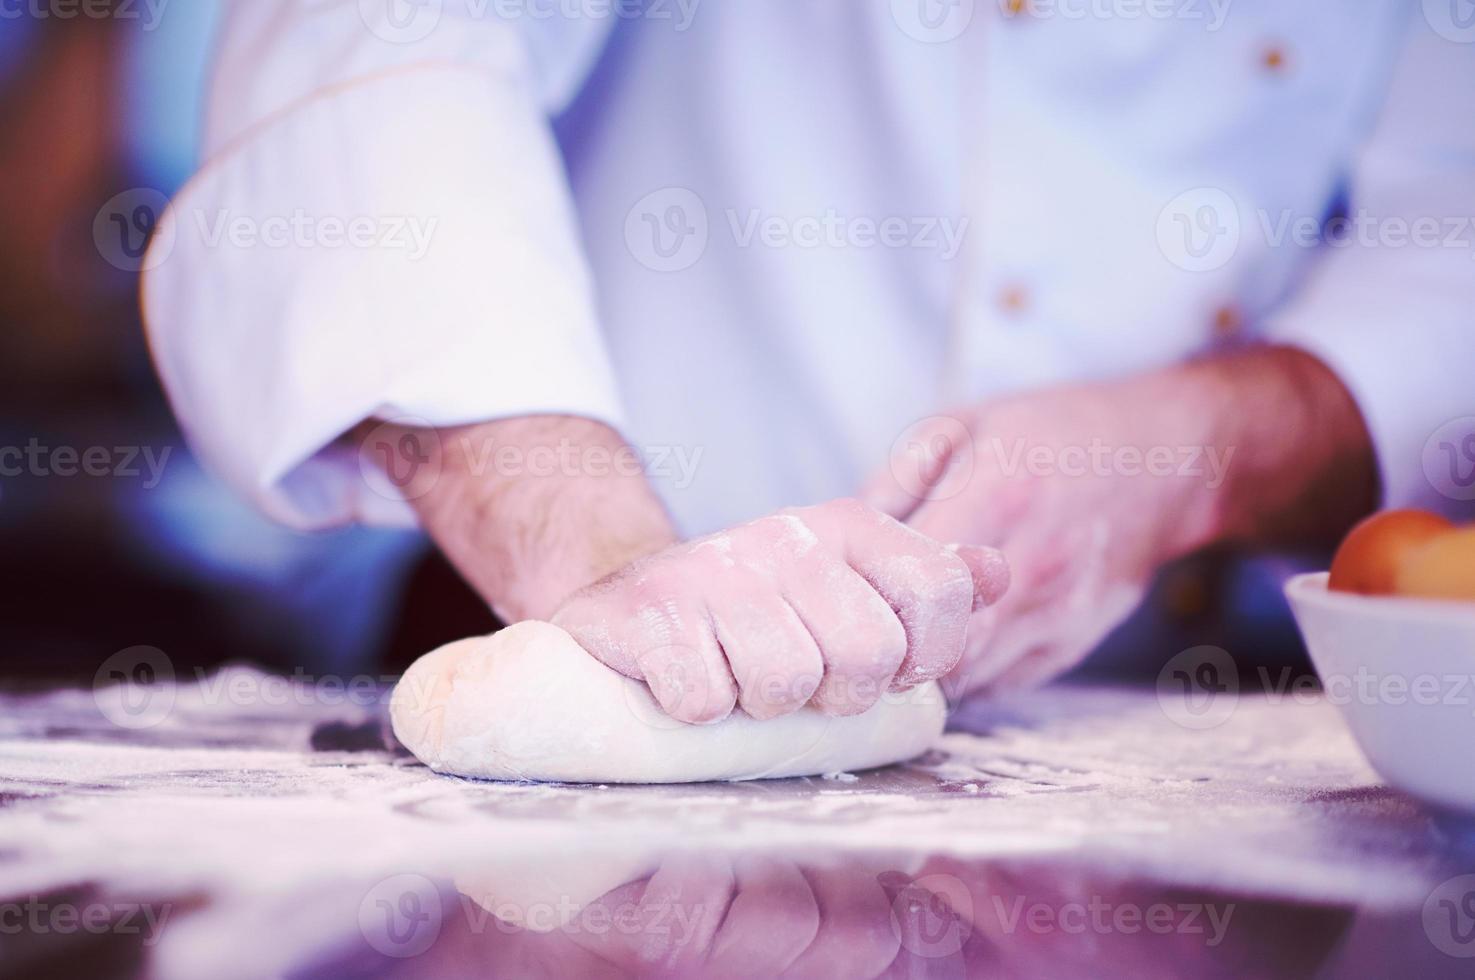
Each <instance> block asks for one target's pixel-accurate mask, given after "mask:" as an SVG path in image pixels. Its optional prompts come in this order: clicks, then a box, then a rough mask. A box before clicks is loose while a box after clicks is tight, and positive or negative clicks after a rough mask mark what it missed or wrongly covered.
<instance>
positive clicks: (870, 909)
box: [784, 869, 901, 980]
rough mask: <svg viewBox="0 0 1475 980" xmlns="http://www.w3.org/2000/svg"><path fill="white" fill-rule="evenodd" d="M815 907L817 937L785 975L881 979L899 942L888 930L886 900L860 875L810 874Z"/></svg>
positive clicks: (870, 878) (871, 878)
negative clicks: (816, 910) (817, 922)
mask: <svg viewBox="0 0 1475 980" xmlns="http://www.w3.org/2000/svg"><path fill="white" fill-rule="evenodd" d="M804 877H805V878H807V879H808V880H809V887H810V890H811V891H812V892H813V893H814V897H815V901H816V903H817V904H818V906H819V932H818V933H817V934H816V935H815V937H814V941H813V942H811V943H810V944H809V948H808V949H806V950H805V951H804V953H803V955H801V956H800V957H799V958H798V959H797V960H795V961H794V962H793V963H792V964H790V965H789V968H788V970H786V971H785V972H784V977H785V978H790V980H808V978H815V980H819V978H822V977H858V978H869V977H876V976H880V975H881V974H882V973H883V972H885V970H886V967H887V966H889V965H890V964H891V961H892V960H894V959H896V953H897V950H898V949H899V948H900V947H901V941H900V939H899V938H898V937H897V933H896V931H895V930H893V929H892V928H891V899H890V898H888V897H887V895H886V893H885V892H884V891H883V890H882V889H881V886H880V885H879V884H877V883H876V877H875V875H873V874H869V873H867V872H864V871H857V870H841V869H837V870H829V869H811V870H808V871H806V872H805V874H804Z"/></svg>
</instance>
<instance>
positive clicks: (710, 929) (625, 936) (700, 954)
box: [566, 855, 736, 976]
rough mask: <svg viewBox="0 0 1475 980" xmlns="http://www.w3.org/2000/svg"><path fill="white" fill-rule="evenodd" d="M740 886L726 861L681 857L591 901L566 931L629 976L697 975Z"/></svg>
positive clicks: (714, 858) (664, 863) (721, 859)
mask: <svg viewBox="0 0 1475 980" xmlns="http://www.w3.org/2000/svg"><path fill="white" fill-rule="evenodd" d="M735 888H736V880H735V878H734V876H733V873H732V869H731V867H730V866H729V864H728V862H727V860H726V859H723V858H719V857H711V858H703V857H698V856H681V855H678V856H675V857H671V858H668V859H666V860H665V861H664V862H663V863H662V865H661V869H660V870H659V871H657V872H656V873H655V874H654V875H652V876H651V877H650V878H649V879H648V880H644V881H636V882H631V883H629V884H626V885H621V886H620V887H619V888H616V889H614V890H613V891H611V892H609V893H608V894H606V895H604V896H603V897H601V898H600V899H598V900H597V901H596V902H593V903H591V904H590V906H589V907H588V908H586V909H585V910H584V911H583V912H581V913H580V915H579V918H578V919H577V920H576V922H575V924H574V925H575V927H574V928H570V929H568V930H566V931H567V932H568V934H569V935H570V936H571V937H572V938H573V939H574V941H575V942H577V943H578V944H579V945H580V946H582V947H584V948H585V949H587V950H589V951H590V952H593V953H595V954H596V955H598V956H600V957H601V958H602V959H604V960H605V961H606V962H609V963H612V964H614V965H615V966H617V967H619V968H620V969H622V970H624V971H626V973H627V975H634V976H650V975H659V976H695V975H698V971H699V970H700V968H701V964H702V962H703V961H704V960H705V959H706V957H707V954H708V952H709V951H710V950H711V948H712V942H713V940H714V937H715V936H716V934H717V931H718V929H719V927H720V926H721V924H722V919H723V916H725V915H726V914H727V909H728V905H729V903H730V902H731V901H732V898H733V894H734V891H735ZM612 923H618V926H617V927H616V926H612Z"/></svg>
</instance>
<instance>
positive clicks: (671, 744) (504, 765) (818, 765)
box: [390, 621, 947, 783]
mask: <svg viewBox="0 0 1475 980" xmlns="http://www.w3.org/2000/svg"><path fill="white" fill-rule="evenodd" d="M390 715H391V718H392V720H393V724H394V733H395V736H396V737H397V738H398V739H399V740H400V741H401V742H402V743H404V745H405V747H406V748H408V749H409V750H410V751H411V752H413V753H414V754H415V755H416V756H417V757H418V758H419V759H420V760H421V761H422V762H424V763H425V764H426V765H428V766H430V768H432V769H434V770H436V771H437V772H446V773H453V774H456V775H460V776H476V777H481V778H485V779H513V780H517V779H528V780H538V781H551V782H575V783H585V782H607V783H685V782H704V781H708V780H736V779H765V778H778V777H784V776H817V775H821V774H824V773H833V772H843V771H847V770H852V769H870V768H874V767H876V766H885V765H890V764H892V763H895V762H902V761H904V760H906V759H910V758H912V757H914V756H916V755H919V754H921V753H922V752H923V751H925V750H926V749H927V747H928V746H930V745H931V744H932V743H933V742H934V741H935V740H936V739H937V738H938V737H939V736H940V735H941V734H942V730H943V725H944V723H945V721H946V715H947V705H946V703H945V701H944V698H943V695H942V690H941V689H940V688H939V687H938V686H937V685H936V684H924V685H921V686H919V687H916V688H913V689H912V690H911V691H908V692H906V693H905V694H887V695H886V696H885V697H883V698H882V699H881V701H880V702H878V703H877V704H876V705H875V707H873V708H871V710H869V711H867V712H866V713H864V714H861V715H854V716H851V717H845V718H832V717H829V716H827V715H824V714H821V713H820V712H818V711H816V710H814V709H813V708H802V709H800V710H799V711H796V712H793V713H792V714H788V715H784V716H782V717H779V718H774V719H771V720H769V721H755V720H753V719H752V718H750V717H748V716H747V715H745V714H743V713H742V712H741V711H734V712H733V713H732V714H731V715H730V716H729V717H728V718H726V719H725V720H723V721H720V722H717V723H716V724H712V725H684V724H681V723H680V722H677V721H674V720H673V719H671V718H669V717H668V716H667V715H666V714H665V713H664V712H662V711H661V709H660V706H659V705H658V704H657V703H656V701H655V699H654V698H653V697H652V696H651V694H650V691H649V690H648V689H647V688H646V686H645V685H644V684H642V683H640V682H639V681H634V680H631V679H630V678H628V677H625V676H623V675H622V674H619V673H616V672H615V671H613V670H611V669H610V668H608V667H606V666H605V665H604V664H602V663H600V662H599V661H598V660H596V659H594V658H593V657H592V656H590V655H589V654H588V653H586V652H585V651H584V649H583V648H582V647H580V646H579V645H578V644H577V643H575V642H574V640H573V638H572V637H570V636H569V635H568V634H567V633H565V632H564V631H563V630H561V629H559V628H558V627H556V626H553V625H550V624H548V623H540V622H533V621H529V622H523V623H518V624H517V625H515V626H510V627H508V628H507V629H504V630H502V631H501V632H499V633H496V634H493V635H492V636H483V637H474V638H472V639H468V640H460V641H458V642H456V643H451V644H449V645H447V646H444V647H441V648H440V649H439V650H435V651H433V652H431V653H428V654H426V655H425V656H423V657H421V658H420V659H419V660H417V661H416V662H415V663H414V664H412V665H411V666H410V669H409V670H408V671H406V672H405V675H404V677H402V678H401V679H400V682H399V684H398V685H397V686H396V687H395V690H394V695H393V698H392V700H391V702H390Z"/></svg>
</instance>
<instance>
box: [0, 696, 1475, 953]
mask: <svg viewBox="0 0 1475 980" xmlns="http://www.w3.org/2000/svg"><path fill="white" fill-rule="evenodd" d="M122 694H123V692H122V691H121V689H103V690H101V691H99V692H98V693H97V694H94V692H93V691H92V690H90V689H89V690H70V691H68V690H60V691H50V692H44V693H31V694H11V695H5V696H0V872H3V874H0V975H12V974H13V975H16V976H21V975H24V976H32V977H33V976H41V975H48V974H55V975H63V976H64V975H86V974H90V975H99V976H102V975H123V976H128V975H139V976H157V977H163V978H173V977H179V978H191V980H193V978H196V977H201V976H209V977H212V978H222V977H236V976H241V977H256V976H294V977H318V976H322V977H352V976H366V977H367V976H385V975H387V976H406V977H412V976H415V977H418V976H486V977H492V976H496V977H502V976H541V975H547V976H601V975H612V976H617V975H626V974H629V973H660V972H662V971H664V972H665V973H667V974H676V975H696V974H698V973H701V974H702V975H709V976H710V975H723V974H730V975H733V976H759V975H768V974H772V973H774V972H776V971H778V970H780V969H788V970H789V971H790V973H791V974H793V975H796V976H797V975H803V976H825V975H842V974H843V975H847V976H857V975H887V976H974V975H983V974H987V975H991V976H992V975H1007V976H1068V975H1076V974H1079V973H1081V972H1087V973H1089V974H1090V975H1093V976H1134V977H1143V976H1149V977H1150V976H1177V975H1183V974H1192V975H1195V976H1225V977H1230V976H1233V977H1246V976H1311V975H1317V976H1378V975H1386V974H1387V973H1389V972H1391V971H1393V970H1394V969H1396V970H1397V971H1398V972H1399V973H1400V974H1404V973H1412V974H1416V975H1423V976H1451V977H1453V976H1469V975H1471V973H1472V972H1475V958H1469V957H1475V879H1470V880H1459V879H1460V876H1461V875H1463V874H1467V873H1470V872H1472V871H1475V829H1472V825H1471V824H1468V823H1464V822H1462V821H1460V820H1458V819H1456V818H1453V817H1448V816H1441V815H1439V814H1436V813H1433V812H1431V811H1429V810H1427V809H1426V808H1424V807H1423V806H1422V805H1420V804H1419V803H1417V802H1415V801H1413V800H1410V799H1409V798H1407V797H1404V796H1402V795H1400V794H1398V793H1396V792H1394V791H1392V790H1389V789H1387V788H1385V787H1384V786H1383V785H1382V783H1381V782H1380V780H1379V779H1378V778H1377V776H1376V775H1375V774H1374V773H1373V772H1372V771H1371V770H1370V769H1369V768H1368V766H1367V764H1366V762H1365V761H1364V760H1363V759H1362V757H1361V755H1360V754H1359V752H1358V751H1357V749H1356V747H1355V746H1354V745H1353V743H1352V741H1351V738H1350V736H1349V735H1348V733H1347V732H1346V730H1345V728H1344V727H1343V725H1342V723H1341V720H1340V717H1339V716H1338V714H1337V712H1336V709H1335V708H1334V707H1332V706H1330V705H1328V704H1326V703H1325V702H1324V701H1321V700H1319V699H1317V698H1314V697H1312V698H1308V697H1304V696H1302V697H1296V698H1290V697H1286V698H1281V699H1275V698H1268V697H1265V696H1262V695H1255V696H1249V695H1246V696H1244V697H1241V698H1240V699H1239V700H1238V702H1237V703H1236V704H1235V710H1234V711H1233V713H1232V715H1230V716H1229V717H1228V718H1227V720H1224V721H1223V722H1222V724H1218V725H1216V726H1214V727H1210V728H1204V729H1196V728H1193V727H1185V726H1184V725H1182V724H1179V723H1178V722H1175V720H1174V716H1175V713H1174V712H1172V711H1165V710H1164V708H1163V706H1162V704H1161V703H1160V702H1159V700H1158V696H1157V694H1156V692H1155V691H1154V690H1152V689H1150V688H1148V689H1130V688H1107V687H1081V686H1059V687H1054V688H1048V689H1045V690H1043V691H1039V692H1034V693H1031V694H1027V695H1022V696H1019V697H1017V698H1013V699H1011V700H1010V701H1009V702H1008V703H1007V704H1001V705H973V706H970V707H969V708H967V709H965V710H964V711H962V712H961V713H959V714H958V715H957V716H956V719H955V725H956V726H957V727H958V728H959V729H960V730H958V731H955V732H953V733H951V734H949V735H948V736H946V737H945V738H944V740H943V741H942V742H941V743H940V744H939V745H938V746H937V748H936V749H935V750H934V751H932V752H931V753H929V754H928V755H927V756H925V757H923V758H922V759H919V760H917V761H915V762H913V763H911V764H909V765H906V766H900V767H894V768H891V769H886V770H878V771H875V772H870V773H862V774H857V775H849V774H846V775H839V776H835V777H829V778H814V779H794V780H782V781H773V782H757V783H740V784H702V785H692V786H634V787H622V786H547V785H529V784H497V783H481V782H474V781H467V780H460V779H455V778H448V777H443V776H438V775H435V774H433V773H431V772H430V771H429V770H427V769H426V768H424V767H423V766H421V765H419V764H418V763H416V762H415V761H414V760H413V759H412V758H410V757H408V756H406V755H404V754H403V753H402V752H400V751H397V750H393V749H391V748H389V747H388V745H389V743H388V742H387V741H386V738H385V731H384V725H383V710H384V709H383V707H382V704H381V703H380V702H381V701H382V691H379V690H377V689H371V688H367V687H360V688H358V689H357V690H355V689H353V688H350V689H348V691H346V692H345V691H344V690H342V689H341V688H333V689H323V688H314V687H310V686H307V685H302V684H289V683H287V682H284V681H282V680H280V679H274V680H267V679H266V678H265V677H264V675H260V674H257V673H255V672H253V671H249V670H246V669H242V668H235V669H232V670H230V671H227V672H225V673H223V674H217V675H213V676H211V677H209V678H205V679H204V680H203V682H200V683H191V684H184V685H180V686H177V687H173V688H170V689H168V690H167V692H166V695H165V697H166V700H167V704H166V705H163V708H162V709H161V707H160V705H161V702H157V701H156V702H155V703H153V704H151V705H146V706H144V707H146V708H147V709H148V710H146V711H143V712H142V713H139V712H138V711H136V710H135V709H137V708H138V706H137V705H129V704H126V703H124V702H122V701H121V700H120V698H121V697H122ZM130 712H131V713H130ZM110 718H111V719H113V720H110ZM117 720H122V721H123V722H124V724H123V725H121V726H120V725H119V724H116V723H115V722H116V721H117Z"/></svg>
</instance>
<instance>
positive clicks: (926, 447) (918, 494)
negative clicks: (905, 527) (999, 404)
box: [860, 415, 973, 520]
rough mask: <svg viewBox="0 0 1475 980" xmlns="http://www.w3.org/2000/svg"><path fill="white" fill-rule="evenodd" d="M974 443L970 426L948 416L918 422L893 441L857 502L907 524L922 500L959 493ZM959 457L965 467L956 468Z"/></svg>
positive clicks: (967, 474) (938, 416)
mask: <svg viewBox="0 0 1475 980" xmlns="http://www.w3.org/2000/svg"><path fill="white" fill-rule="evenodd" d="M972 445H973V443H972V436H971V435H970V433H969V431H968V427H967V426H965V425H964V424H963V423H962V422H961V421H960V420H958V419H955V418H952V417H950V416H946V415H937V416H933V417H931V418H927V419H922V420H921V421H919V422H916V423H914V424H913V425H911V426H909V427H908V428H907V429H906V430H905V431H903V432H902V433H901V435H899V436H898V437H897V439H896V442H895V443H893V444H892V447H891V453H890V456H889V458H888V459H887V465H886V469H885V470H883V471H881V472H878V473H876V474H875V475H874V476H873V477H872V478H871V479H870V480H869V481H867V482H866V484H865V486H864V487H863V488H862V489H861V492H860V499H861V500H862V501H864V502H865V503H866V504H867V505H868V506H870V507H873V508H875V509H876V510H879V511H881V512H882V513H883V514H888V515H890V516H891V517H894V518H896V519H898V520H905V519H906V518H907V517H909V516H910V515H911V514H912V513H913V512H915V511H916V510H917V508H918V507H920V506H921V505H922V504H924V503H925V502H926V501H928V500H936V499H942V498H943V497H949V496H953V495H955V494H956V493H958V492H959V491H960V490H961V489H962V486H963V485H964V484H966V482H967V480H968V479H969V478H970V477H971V476H972V465H971V463H972V457H971V452H972ZM963 457H966V458H963ZM960 458H961V459H962V463H963V464H965V465H955V464H956V463H958V461H959V460H960Z"/></svg>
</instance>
